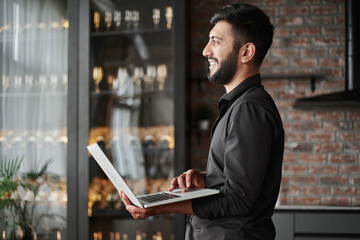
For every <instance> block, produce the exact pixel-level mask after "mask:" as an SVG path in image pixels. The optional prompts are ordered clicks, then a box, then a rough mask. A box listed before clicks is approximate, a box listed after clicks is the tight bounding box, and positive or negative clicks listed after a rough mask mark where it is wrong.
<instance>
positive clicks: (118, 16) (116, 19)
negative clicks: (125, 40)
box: [114, 10, 121, 30]
mask: <svg viewBox="0 0 360 240" xmlns="http://www.w3.org/2000/svg"><path fill="white" fill-rule="evenodd" d="M114 23H115V28H116V30H119V29H120V25H121V12H120V11H117V10H116V11H114Z"/></svg>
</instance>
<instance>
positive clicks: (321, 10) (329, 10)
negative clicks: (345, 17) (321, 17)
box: [310, 5, 337, 14]
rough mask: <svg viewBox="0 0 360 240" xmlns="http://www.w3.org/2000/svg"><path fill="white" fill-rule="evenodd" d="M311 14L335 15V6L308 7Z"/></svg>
mask: <svg viewBox="0 0 360 240" xmlns="http://www.w3.org/2000/svg"><path fill="white" fill-rule="evenodd" d="M310 13H311V14H334V13H337V9H336V6H332V5H330V6H325V5H322V6H310Z"/></svg>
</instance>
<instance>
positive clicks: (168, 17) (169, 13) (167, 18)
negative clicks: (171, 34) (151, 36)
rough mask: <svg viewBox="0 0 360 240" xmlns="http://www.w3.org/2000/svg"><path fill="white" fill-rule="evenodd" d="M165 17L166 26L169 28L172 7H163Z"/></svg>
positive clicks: (171, 18)
mask: <svg viewBox="0 0 360 240" xmlns="http://www.w3.org/2000/svg"><path fill="white" fill-rule="evenodd" d="M165 18H166V28H167V29H171V25H172V20H173V10H172V7H166V8H165Z"/></svg>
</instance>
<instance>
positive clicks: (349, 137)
mask: <svg viewBox="0 0 360 240" xmlns="http://www.w3.org/2000/svg"><path fill="white" fill-rule="evenodd" d="M337 135H338V136H339V137H340V138H341V139H342V140H343V141H346V142H350V141H358V142H360V134H359V133H358V132H337Z"/></svg>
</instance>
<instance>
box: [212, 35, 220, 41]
mask: <svg viewBox="0 0 360 240" xmlns="http://www.w3.org/2000/svg"><path fill="white" fill-rule="evenodd" d="M210 39H219V40H223V39H222V38H221V37H218V36H216V35H214V36H210Z"/></svg>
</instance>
